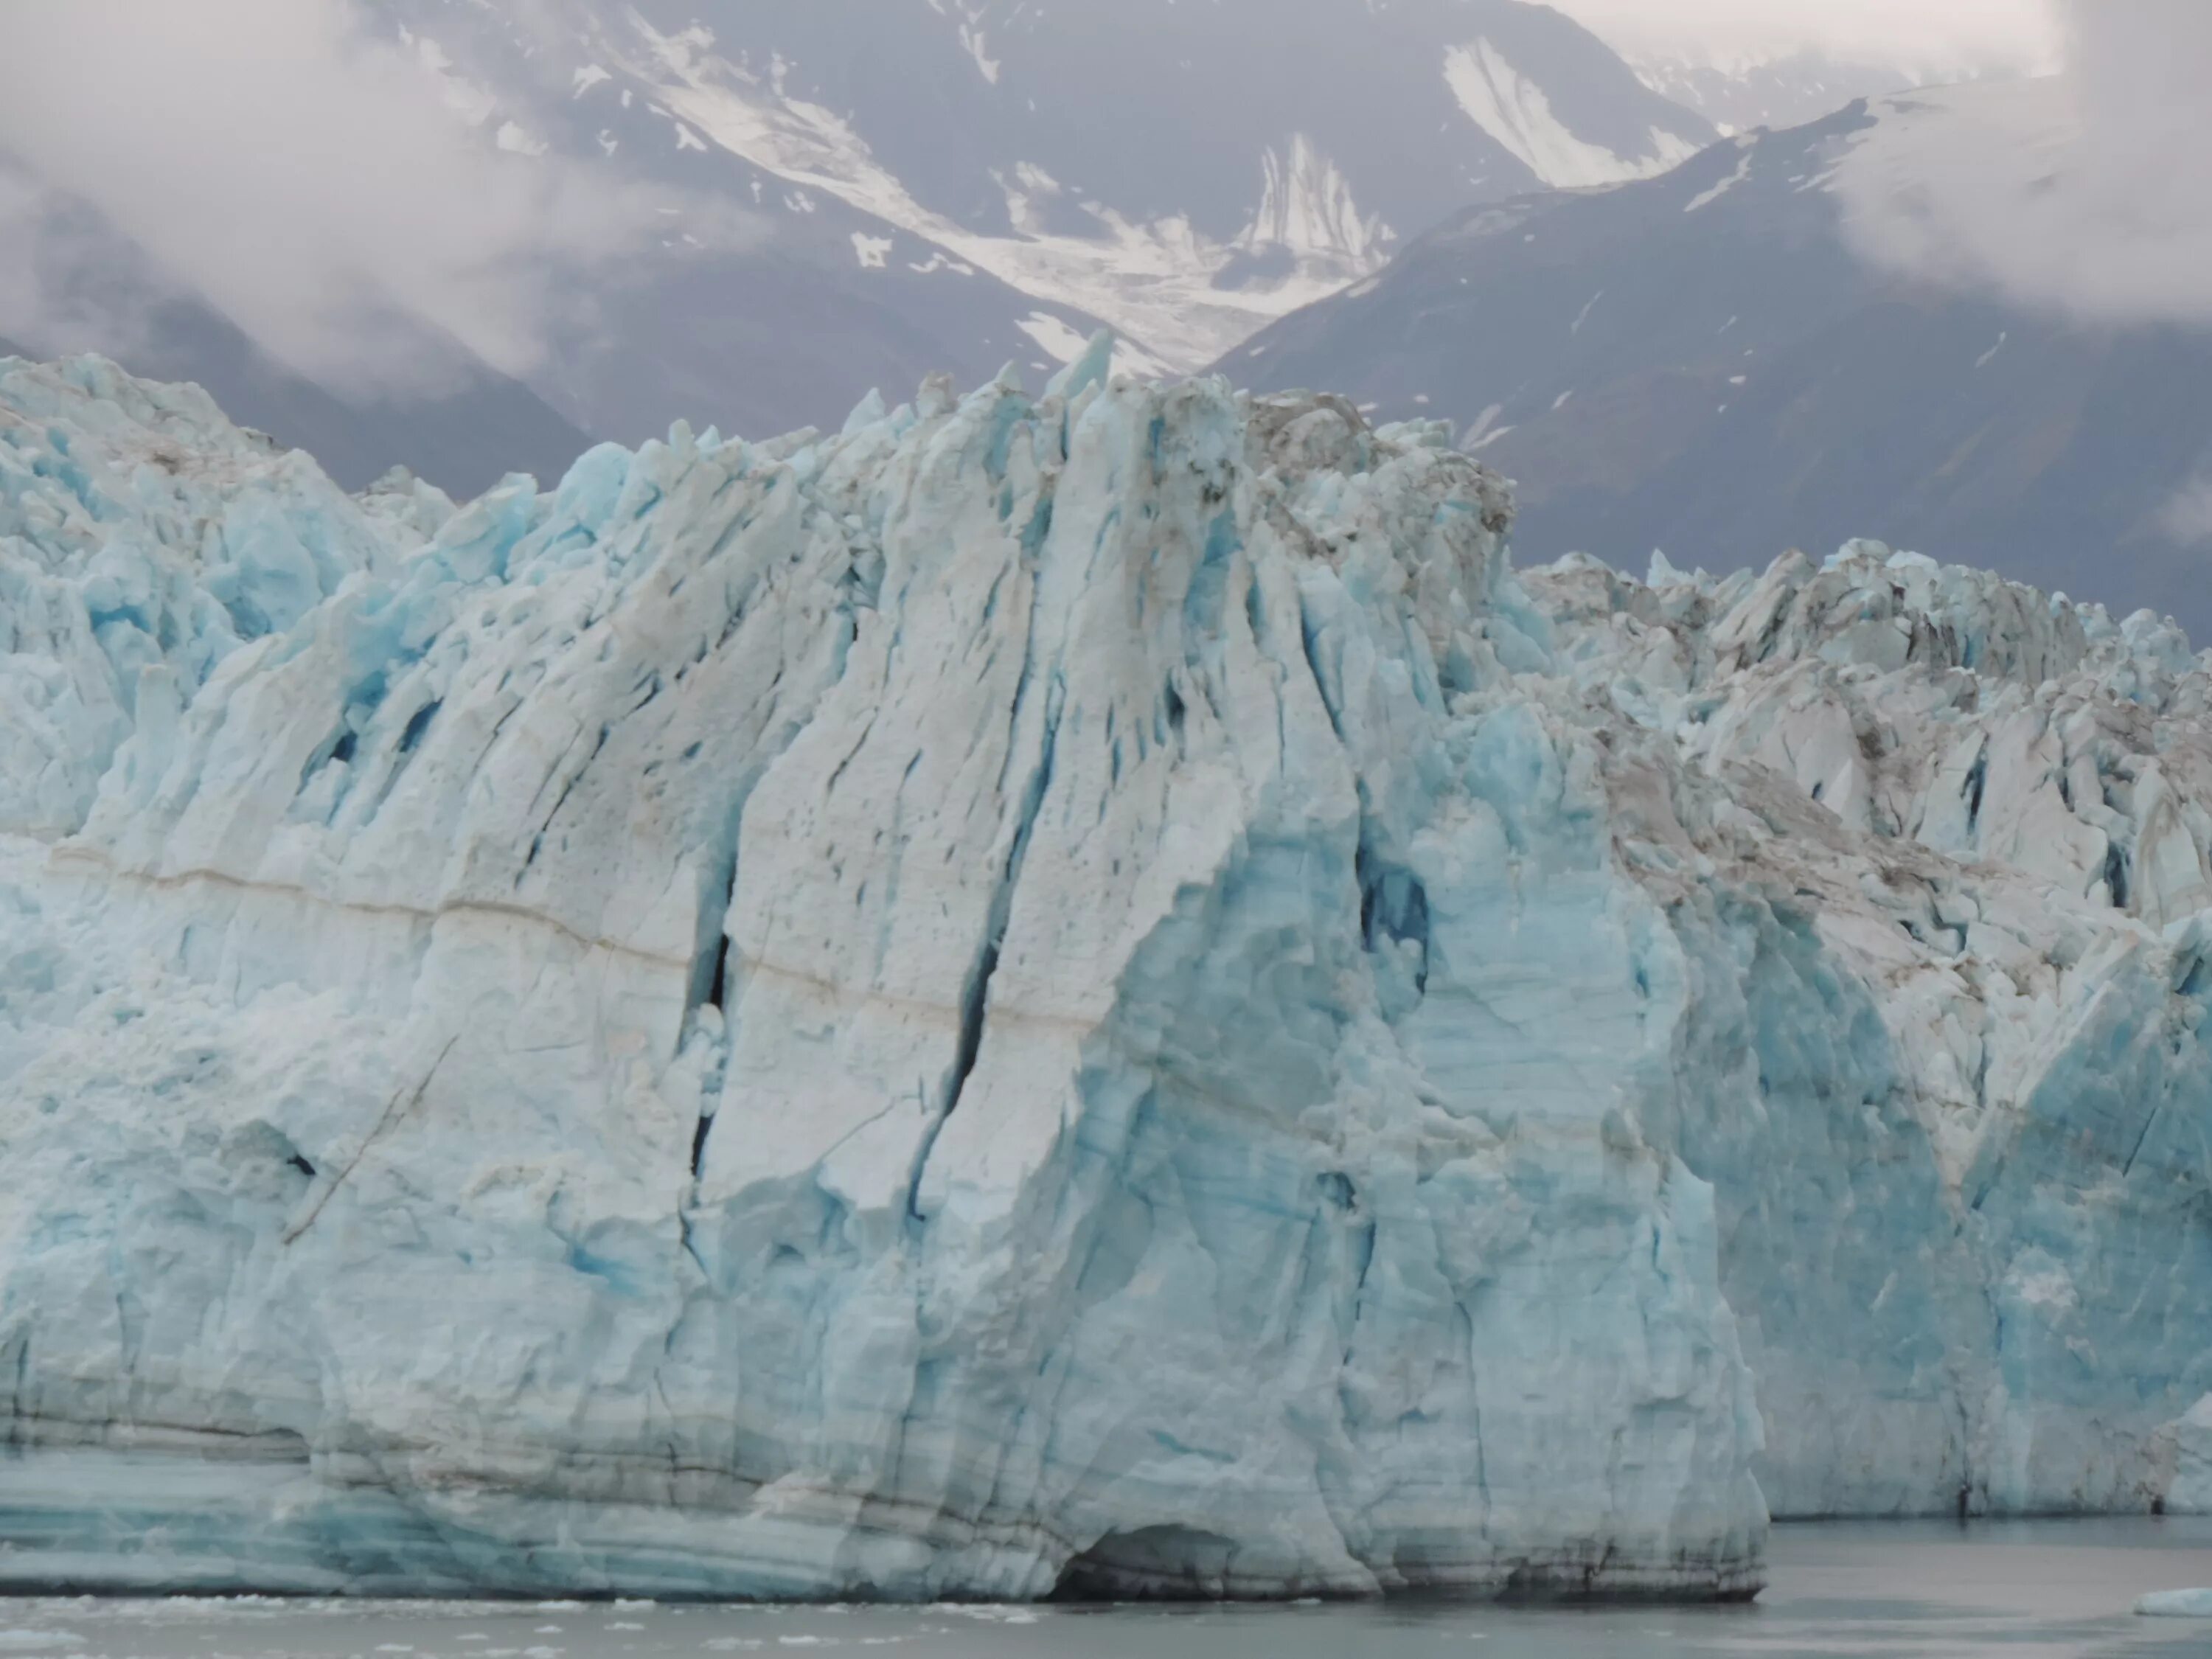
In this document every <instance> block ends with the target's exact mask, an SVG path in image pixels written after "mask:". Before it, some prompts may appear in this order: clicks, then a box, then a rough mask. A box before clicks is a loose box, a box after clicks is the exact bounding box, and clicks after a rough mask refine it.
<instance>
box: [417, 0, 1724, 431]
mask: <svg viewBox="0 0 2212 1659" xmlns="http://www.w3.org/2000/svg"><path fill="white" fill-rule="evenodd" d="M373 4H374V9H375V11H376V13H377V15H380V17H381V18H383V19H384V20H385V21H386V24H388V26H389V27H392V28H394V29H398V30H402V31H404V38H405V39H406V40H407V41H408V42H409V43H410V46H411V47H412V48H413V49H414V50H416V52H419V53H420V54H421V56H422V60H423V62H424V63H425V64H426V65H428V67H430V68H431V69H432V70H435V72H436V73H438V74H440V75H441V76H442V77H443V78H444V79H445V80H446V82H447V85H448V87H449V89H450V94H451V98H452V101H453V103H454V105H455V106H456V107H457V108H459V109H460V110H461V111H463V112H465V113H466V114H468V115H469V117H470V118H472V119H474V120H476V121H477V122H478V123H479V124H480V125H482V126H483V128H484V130H485V131H488V132H496V133H498V134H501V135H503V137H502V142H505V143H508V144H509V145H511V146H512V147H514V148H516V149H530V148H532V147H535V146H543V145H551V146H556V147H559V148H561V149H563V150H565V151H568V152H570V153H573V154H576V155H605V157H606V158H607V159H608V161H609V164H610V165H611V166H612V165H619V166H621V167H625V168H629V169H631V170H633V171H634V172H635V173H639V174H641V176H644V177H647V178H651V179H656V180H661V181H665V182H667V183H669V184H671V185H679V184H680V185H683V186H684V187H685V188H686V189H687V190H690V191H697V192H704V193H707V194H708V195H712V196H719V197H721V198H723V199H726V200H728V201H730V202H732V203H733V204H736V205H738V207H740V208H742V209H744V210H748V211H750V212H752V213H753V214H755V215H756V216H757V218H758V219H759V220H760V221H761V222H762V223H763V228H764V234H765V235H766V237H767V245H766V246H765V247H764V248H763V249H761V250H759V251H758V252H757V253H756V254H755V255H754V256H753V257H752V258H750V260H748V261H743V262H739V261H731V262H728V263H726V264H724V265H721V266H718V267H717V268H716V270H717V275H716V279H715V280H716V290H715V291H716V292H717V293H719V295H720V307H721V308H722V309H723V310H724V311H726V312H738V313H748V314H752V315H757V316H759V317H761V318H762V319H763V324H762V326H763V328H765V329H773V330H775V331H778V332H779V333H781V334H782V335H784V336H786V337H792V336H796V337H799V338H800V339H802V340H805V341H807V342H808V343H809V344H813V338H812V337H813V336H814V335H815V334H816V333H817V331H827V328H828V318H827V317H826V316H824V317H823V319H822V320H821V321H818V322H817V320H815V319H814V318H812V317H811V316H809V315H808V314H807V313H806V311H805V307H795V306H793V305H792V304H791V303H790V302H789V299H788V297H787V295H785V294H784V293H783V292H782V291H781V290H777V291H774V292H770V293H767V294H761V293H758V292H757V283H756V279H755V277H754V274H753V273H754V272H755V270H757V269H758V268H760V267H763V266H777V265H781V266H782V267H785V268H787V269H793V270H805V271H807V272H809V273H810V274H811V276H812V279H813V280H815V281H816V282H817V283H819V284H820V285H821V286H822V288H823V290H824V295H825V296H826V295H829V294H836V295H840V296H841V297H842V296H846V295H849V297H850V300H851V302H852V303H853V304H854V305H855V306H861V305H866V304H870V303H872V304H874V305H875V306H877V307H879V308H880V309H882V310H884V311H885V312H887V313H894V314H896V316H898V317H899V318H901V319H904V320H905V322H906V323H907V324H908V325H909V326H911V327H913V328H914V329H915V330H917V331H920V332H921V333H922V334H924V335H925V336H927V337H933V338H934V339H935V340H937V341H938V342H939V352H940V356H941V360H942V363H943V365H944V366H945V367H948V368H952V369H954V370H956V371H961V372H967V371H970V370H975V371H976V372H977V373H979V374H988V373H990V372H991V369H990V368H981V367H980V366H981V364H982V363H983V362H984V360H985V359H987V358H989V359H991V360H992V366H993V367H995V362H997V361H1000V360H1003V359H1004V358H1005V357H1006V356H1010V355H1020V356H1025V357H1030V358H1042V360H1044V361H1048V362H1061V361H1065V360H1066V358H1068V357H1069V356H1072V355H1073V353H1074V352H1075V351H1076V350H1077V349H1079V347H1080V345H1081V343H1082V341H1083V339H1084V338H1085V337H1086V336H1087V333H1088V331H1089V324H1088V320H1087V319H1100V320H1103V322H1105V323H1107V324H1108V325H1111V326H1112V327H1114V328H1115V329H1116V330H1117V331H1120V332H1121V334H1122V336H1123V337H1124V338H1125V340H1126V341H1127V342H1128V343H1129V345H1128V348H1127V349H1129V350H1131V351H1132V352H1133V354H1135V355H1134V356H1132V361H1133V362H1134V361H1139V360H1141V359H1142V358H1143V357H1146V356H1149V358H1150V360H1151V361H1152V362H1155V363H1158V364H1159V365H1162V366H1165V367H1170V368H1183V369H1188V368H1196V367H1198V366H1200V364H1202V363H1204V362H1207V361H1208V360H1210V359H1211V358H1212V357H1213V356H1217V355H1218V354H1219V353H1220V352H1221V351H1222V350H1224V349H1226V348H1227V347H1228V346H1230V345H1231V344H1233V343H1235V342H1236V341H1237V340H1239V339H1242V338H1243V337H1246V336H1248V335H1249V334H1250V333H1251V332H1252V331H1255V329H1257V328H1258V327H1260V326H1261V325H1263V324H1265V323H1267V321H1270V320H1272V319H1274V318H1276V317H1279V316H1280V315H1282V314H1283V313H1285V312H1287V311H1290V310H1291V309H1294V308H1296V307H1298V306H1300V305H1303V304H1305V303H1307V302H1309V301H1312V300H1315V299H1317V298H1319V297H1321V296H1322V295H1325V294H1327V293H1328V292H1330V291H1332V290H1333V289H1335V288H1338V287H1340V286H1341V285H1343V284H1344V283H1346V282H1348V281H1352V280H1354V279H1357V278H1358V277H1361V276H1365V275H1367V274H1369V273H1370V272H1371V271H1373V270H1376V269H1378V268H1379V267H1380V266H1381V265H1382V264H1383V262H1384V261H1385V260H1386V259H1387V258H1388V257H1389V253H1390V252H1391V251H1392V250H1393V249H1394V248H1395V246H1398V245H1399V244H1400V243H1401V241H1402V240H1404V239H1405V238H1407V237H1409V236H1411V235H1413V234H1417V233H1419V231H1421V230H1422V229H1425V228H1427V227H1428V226H1429V225H1430V224H1432V223H1434V222H1437V220H1439V219H1441V218H1443V216H1445V215H1447V214H1449V213H1450V212H1451V211H1453V210H1455V209H1457V208H1458V207H1460V206H1462V205H1464V204H1467V203H1468V202H1474V201H1484V200H1490V199H1494V198H1497V197H1504V196H1508V195H1513V194H1517V193H1519V192H1521V191H1526V190H1529V189H1534V188H1540V187H1543V186H1547V185H1558V186H1583V185H1596V184H1603V183H1610V182H1615V181H1618V180H1620V179H1626V178H1634V177H1638V176H1643V175H1645V174H1649V173H1654V172H1656V171H1660V170H1662V169H1664V168H1665V167H1669V166H1671V165H1673V164H1674V163H1675V162H1677V161H1680V160H1682V159H1683V158H1685V157H1686V156H1687V155H1691V154H1692V153H1694V151H1695V149H1697V148H1698V146H1699V144H1700V143H1704V142H1705V141H1706V140H1707V139H1709V138H1710V137H1711V131H1712V130H1711V127H1710V126H1709V125H1706V124H1705V122H1703V121H1702V120H1700V119H1699V118H1698V117H1696V116H1694V115H1692V114H1690V113H1687V112H1685V111H1683V110H1682V109H1681V108H1680V107H1679V106H1676V105H1674V104H1672V103H1670V102H1669V101H1668V100H1665V99H1663V98H1661V97H1660V96H1658V95H1657V94H1654V93H1652V92H1651V91H1650V89H1649V88H1645V87H1644V86H1643V85H1642V84H1641V83H1640V82H1638V81H1637V79H1636V77H1635V76H1634V75H1633V73H1632V71H1631V70H1629V69H1628V68H1627V67H1626V64H1624V63H1623V62H1622V60H1621V59H1620V58H1619V57H1618V56H1617V55H1616V54H1615V53H1614V52H1612V51H1611V49H1609V48H1608V47H1607V46H1605V45H1604V44H1603V43H1602V42H1601V41H1600V40H1597V39H1596V37H1595V36H1594V35H1591V34H1589V33H1588V32H1586V31H1584V30H1583V29H1582V28H1581V27H1579V26H1577V25H1576V24H1574V23H1572V22H1571V21H1568V20H1566V19H1565V18H1564V17H1562V16H1560V15H1558V14H1557V13H1554V12H1553V11H1551V10H1549V9H1547V8H1544V7H1541V6H1535V5H1528V4H1522V3H1519V0H1394V3H1381V0H1322V3H1319V4H1316V5H1310V6H1304V7H1301V8H1299V9H1298V15H1297V18H1296V20H1295V21H1292V20H1291V19H1288V18H1286V17H1285V15H1284V14H1283V12H1282V10H1281V9H1280V8H1279V7H1278V6H1276V5H1275V4H1273V0H1187V3H1177V0H1116V3H1115V4H1112V5H1110V6H1109V5H1106V4H1103V3H1100V4H1091V3H1075V4H1065V5H1052V6H1038V5H1035V4H1031V3H1028V0H987V3H986V0H812V3H809V4H806V5H803V6H794V5H790V4H787V3H781V0H774V3H771V0H705V3H699V0H644V3H638V4H627V3H625V4H616V3H612V0H532V3H529V4H521V3H506V0H373ZM679 229H680V227H678V226H676V225H671V232H672V233H674V232H678V230H679ZM978 290H983V291H985V292H987V293H989V294H991V295H994V300H993V302H992V303H990V304H981V305H979V303H978ZM1009 294H1011V295H1020V296H1025V299H1024V301H1021V302H1020V303H1021V306H1022V307H1023V308H1020V309H1016V310H1014V311H1012V313H1011V314H1009V312H1008V307H1007V306H1006V303H1005V296H1006V295H1009ZM817 309H826V307H817ZM648 317H651V318H659V317H665V318H667V319H670V320H671V324H672V325H673V326H675V327H678V328H682V329H685V330H693V331H696V329H697V328H699V327H701V326H703V327H704V328H705V330H706V331H707V332H708V335H709V338H708V340H706V341H703V342H702V341H699V340H696V338H695V339H693V340H690V341H689V342H687V343H686V345H685V347H684V353H685V355H698V354H701V353H702V352H703V355H704V357H705V361H706V362H707V363H709V364H712V365H713V366H714V367H715V368H720V369H725V370H726V372H728V373H729V374H732V376H733V377H734V376H736V375H738V374H739V373H740V371H742V370H744V368H746V367H747V365H746V364H745V363H744V362H742V361H738V360H736V359H735V354H730V356H723V355H722V354H720V353H717V352H716V351H715V350H714V341H713V340H712V338H711V336H712V333H713V331H714V329H715V328H716V327H717V325H718V324H717V320H716V319H715V318H714V317H713V316H711V315H708V314H707V313H705V298H704V295H701V294H695V293H691V292H688V291H687V292H685V293H684V294H683V295H678V296H672V297H665V296H659V295H656V296H655V297H654V298H653V301H651V302H650V304H649V306H647V307H635V306H624V307H623V309H622V311H621V312H620V313H619V314H618V315H617V317H616V318H615V319H612V320H613V323H614V326H613V328H612V330H611V339H612V340H613V341H614V342H615V343H614V344H613V345H611V346H610V347H609V348H608V349H606V350H605V353H604V355H603V356H600V357H598V358H595V359H594V360H593V362H592V363H591V364H590V365H589V366H588V367H586V368H582V369H576V368H573V367H572V368H570V369H569V371H568V374H566V376H565V377H564V379H563V380H562V381H561V382H560V383H559V384H557V385H555V386H552V387H551V388H550V390H551V391H552V392H553V393H554V394H555V395H556V401H557V400H559V398H561V397H562V396H565V397H566V398H567V402H566V404H564V406H565V407H568V409H569V410H570V411H571V413H572V414H573V415H574V416H575V417H576V418H577V419H578V420H579V421H580V422H582V423H583V424H585V425H586V426H589V427H592V428H594V429H598V430H610V429H621V430H626V431H627V430H634V429H640V428H641V425H642V422H643V421H644V420H645V419H646V418H647V413H646V411H649V415H650V417H651V418H656V419H657V418H660V417H661V416H665V411H666V409H667V407H668V402H667V398H666V395H665V384H662V383H659V382H657V381H654V380H649V379H648V378H647V376H646V375H645V374H643V373H641V372H640V371H641V369H642V368H643V367H645V366H646V365H648V364H652V365H657V364H658V363H659V361H660V360H661V358H662V357H663V356H669V355H673V354H672V353H653V354H647V356H645V357H643V358H641V357H640V356H639V355H638V354H636V353H635V352H632V351H629V349H627V347H628V342H627V341H626V339H624V338H623V331H624V328H625V327H626V326H630V325H638V326H643V325H646V319H647V318H648ZM866 344H867V343H866V342H865V341H861V342H855V343H854V346H853V348H852V350H851V355H852V356H854V358H856V359H859V360H860V362H856V363H855V364H854V367H853V368H851V369H849V370H848V371H846V372H843V373H825V374H816V375H815V376H814V377H813V385H814V386H815V388H816V394H817V395H825V394H827V393H828V392H831V391H834V392H836V394H837V395H840V396H843V395H847V394H848V393H849V394H850V395H854V396H856V395H858V392H860V391H861V390H864V389H865V387H866V385H867V384H870V383H872V382H871V381H870V380H868V379H867V378H866V377H867V376H868V375H869V374H874V375H876V376H878V378H880V377H882V376H884V375H885V374H891V373H894V372H895V371H896V369H897V368H900V367H902V366H903V365H902V364H900V363H896V362H885V361H884V354H882V353H881V352H879V351H876V352H871V351H868V350H866V349H862V348H863V347H865V346H866ZM830 349H832V343H830V342H829V341H823V342H822V343H819V344H818V345H814V355H815V356H816V357H817V359H821V360H823V362H827V361H828V358H827V356H826V354H827V353H828V352H829V350H830ZM625 366H627V367H628V368H629V371H630V372H629V377H628V378H627V379H625V378H623V368H624V367H625ZM917 367H918V366H917ZM799 398H800V394H799V393H798V392H796V391H793V392H790V393H788V394H787V402H794V403H795V402H797V401H799ZM684 406H687V407H690V406H694V405H692V404H690V401H689V400H685V404H684ZM700 413H701V415H702V417H707V416H711V417H713V418H724V416H723V415H722V412H721V411H720V410H709V409H708V408H705V407H703V406H702V407H701V409H700ZM801 413H805V415H806V416H807V417H808V418H816V416H814V414H813V412H812V411H811V410H798V409H795V408H794V409H789V410H787V416H788V417H795V416H798V415H799V414H801ZM739 424H740V425H741V426H746V429H753V428H750V426H749V425H747V424H746V423H745V422H739ZM644 429H650V428H644Z"/></svg>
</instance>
